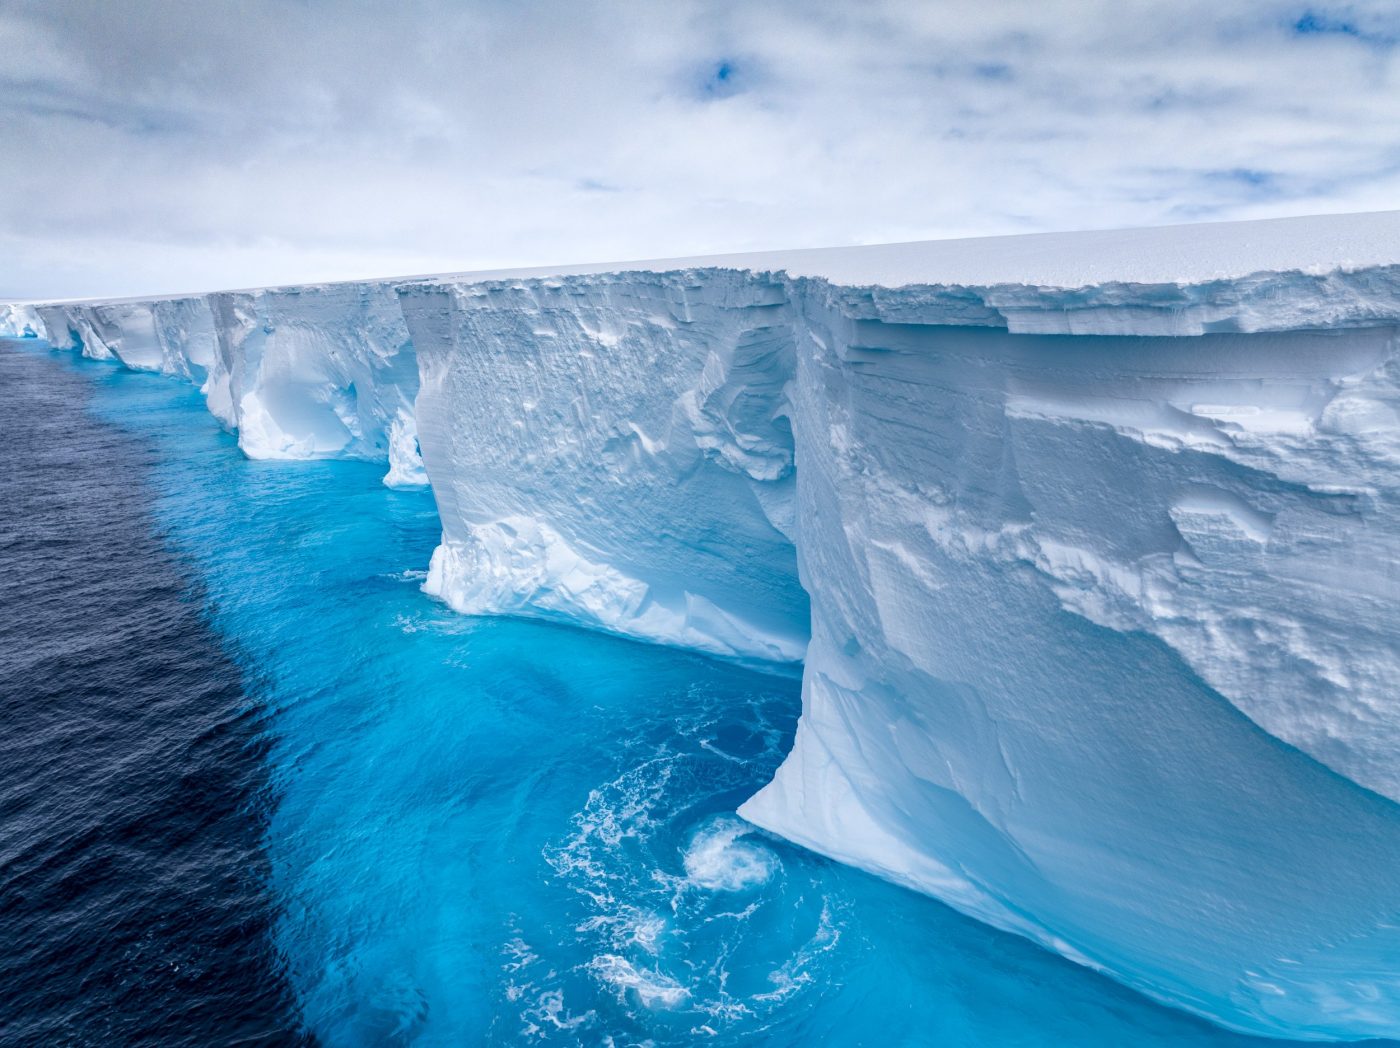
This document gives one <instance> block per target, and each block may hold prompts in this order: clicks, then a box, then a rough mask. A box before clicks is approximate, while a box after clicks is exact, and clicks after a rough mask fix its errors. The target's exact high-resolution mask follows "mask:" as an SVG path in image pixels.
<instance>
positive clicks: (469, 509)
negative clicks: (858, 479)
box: [403, 270, 807, 662]
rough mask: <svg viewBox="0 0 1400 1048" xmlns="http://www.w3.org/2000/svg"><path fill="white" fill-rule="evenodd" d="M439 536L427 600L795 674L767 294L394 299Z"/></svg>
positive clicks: (634, 282)
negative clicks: (413, 382)
mask: <svg viewBox="0 0 1400 1048" xmlns="http://www.w3.org/2000/svg"><path fill="white" fill-rule="evenodd" d="M403 306H404V314H405V316H406V318H407V321H408V325H409V328H410V330H411V331H412V333H413V339H414V343H415V345H416V346H417V347H418V352H419V363H420V367H421V371H422V387H421V389H420V391H419V396H418V424H419V431H420V437H421V440H422V443H423V449H424V458H425V460H426V463H427V467H428V472H429V474H430V475H431V476H432V477H433V481H434V491H435V493H436V495H437V499H438V505H439V509H440V512H441V515H442V522H443V541H442V545H441V546H440V547H439V548H438V550H437V552H436V553H435V554H434V555H433V562H432V568H431V571H430V574H429V578H428V590H429V592H432V593H435V594H437V595H439V596H441V597H443V598H444V599H445V600H447V602H448V603H450V604H451V605H452V606H453V607H455V608H457V609H458V610H460V611H465V612H474V613H479V612H515V613H521V614H533V615H543V616H554V617H561V618H565V619H568V620H570V621H575V622H582V623H586V624H589V625H593V626H597V627H601V628H604V629H608V630H612V631H615V632H619V633H624V634H628V635H631V636H636V637H642V638H645V639H648V640H655V641H661V642H664V643H669V644H678V645H683V646H686V647H692V648H695V649H697V650H700V651H706V652H711V653H715V654H722V655H729V656H736V657H741V658H750V659H763V660H771V661H777V662H792V661H796V660H798V659H800V658H801V657H802V652H803V649H804V647H805V644H806V634H807V600H806V595H805V594H804V593H803V592H802V589H801V587H800V586H799V585H798V583H797V578H796V564H795V559H794V552H793V543H792V531H793V496H794V486H793V485H794V481H793V457H792V456H793V452H792V431H791V425H790V422H789V418H788V415H789V407H788V388H787V387H788V383H789V381H790V378H791V376H792V373H793V362H792V337H791V330H792V321H791V316H790V311H789V306H788V302H787V295H786V289H785V287H784V285H783V283H782V282H781V281H778V280H771V279H763V278H754V277H752V276H750V275H748V274H741V273H737V272H730V271H723V270H709V271H704V272H675V273H639V274H628V275H625V276H616V275H614V276H595V277H569V278H564V279H561V280H535V281H528V282H510V281H505V282H487V283H476V284H470V285H468V284H460V283H446V284H442V285H423V286H414V287H409V288H406V289H404V291H403Z"/></svg>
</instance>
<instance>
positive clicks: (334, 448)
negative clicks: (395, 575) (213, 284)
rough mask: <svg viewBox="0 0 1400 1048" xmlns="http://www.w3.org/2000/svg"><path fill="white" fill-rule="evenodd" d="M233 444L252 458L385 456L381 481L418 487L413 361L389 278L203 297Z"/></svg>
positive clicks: (415, 371)
mask: <svg viewBox="0 0 1400 1048" xmlns="http://www.w3.org/2000/svg"><path fill="white" fill-rule="evenodd" d="M209 299H210V305H211V307H212V310H213V314H214V318H215V326H216V329H217V330H218V332H219V345H220V350H221V353H222V355H223V358H224V361H225V363H226V366H227V368H228V373H229V386H230V400H231V402H232V407H233V416H234V419H235V425H236V426H237V428H238V442H239V446H240V447H242V448H243V450H244V451H245V452H247V453H248V454H249V455H250V456H252V457H254V458H324V457H347V458H368V459H388V462H389V473H388V474H387V475H386V477H385V483H387V484H390V485H391V486H393V485H398V484H418V483H425V482H426V478H425V477H424V475H423V471H422V463H421V460H420V458H419V454H418V450H417V437H416V429H415V423H414V414H413V400H414V397H415V396H416V395H417V390H418V365H417V361H416V359H415V357H414V353H413V346H412V343H411V342H410V341H409V338H408V332H407V330H406V329H405V327H404V323H403V316H402V314H401V313H400V312H399V308H398V302H397V300H396V298H395V296H394V289H393V286H392V285H390V284H387V283H369V284H331V285H321V286H310V287H304V288H273V289H266V290H259V291H246V292H222V293H219V294H215V295H211V296H209Z"/></svg>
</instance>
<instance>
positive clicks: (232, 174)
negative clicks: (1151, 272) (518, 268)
mask: <svg viewBox="0 0 1400 1048" xmlns="http://www.w3.org/2000/svg"><path fill="white" fill-rule="evenodd" d="M1394 207H1400V2H1396V0H1359V2H1355V3H1345V2H1330V0H1318V2H1315V3H1310V2H1307V0H1297V2H1291V0H1289V2H1286V0H1209V2H1200V0H1159V2H1154V3H1143V2H1137V0H1027V2H1020V0H978V2H951V0H946V2H939V0H929V2H922V3H920V2H913V0H904V2H896V0H866V2H854V0H853V2H850V3H845V4H840V3H837V2H834V0H822V2H795V0H794V2H780V0H751V2H747V3H739V2H705V0H665V2H661V0H656V2H648V0H615V2H611V3H601V2H590V0H558V2H555V0H540V2H533V0H514V2H509V0H476V2H464V0H396V2H393V3H390V2H387V0H386V2H377V3H370V2H349V0H243V2H232V0H214V2H209V3H192V2H188V0H0V299H5V298H19V297H58V296H82V295H97V294H136V293H142V292H157V291H179V290H204V289H211V288H217V287H229V286H248V285H254V284H263V283H275V282H287V281H295V280H310V279H332V278H343V277H353V276H373V275H393V274H403V273H419V272H432V271H443V270H462V269H475V268H484V267H491V266H499V265H528V264H545V263H551V262H569V261H587V260H598V259H634V258H646V257H655V256H668V255H671V256H673V255H688V254H700V253H706V252H718V251H727V250H740V249H750V248H774V247H798V246H815V245H829V244H847V243H875V242H881V241H892V240H917V239H924V238H933V237H948V236H967V235H976V234H988V233H1010V232H1022V231H1034V230H1047V229H1073V228H1091V227H1112V226H1123V225H1146V224H1160V223H1168V222H1181V221H1200V220H1207V219H1214V218H1242V217H1255V216H1272V215H1289V214H1306V213H1316V212H1328V211H1353V210H1377V209H1386V208H1394Z"/></svg>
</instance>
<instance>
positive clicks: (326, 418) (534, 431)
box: [10, 215, 1400, 1039]
mask: <svg viewBox="0 0 1400 1048" xmlns="http://www.w3.org/2000/svg"><path fill="white" fill-rule="evenodd" d="M612 268H613V269H616V268H617V267H612ZM624 268H626V267H624ZM608 270H609V267H603V266H599V267H583V268H582V269H581V270H577V271H574V272H562V271H560V272H550V273H514V274H487V275H474V276H473V275H468V276H465V277H455V278H435V279H431V280H419V281H406V282H398V283H394V282H381V283H373V284H363V285H337V286H326V287H315V288H303V289H276V290H267V291H257V292H245V293H220V294H215V295H210V296H202V297H193V298H187V299H171V300H164V301H160V302H149V303H106V304H66V305H58V306H45V307H40V308H39V309H38V312H37V317H38V318H39V320H40V321H41V322H42V325H43V326H44V328H45V329H46V330H47V332H48V335H49V338H50V340H51V341H53V342H54V343H55V345H62V346H69V347H71V348H81V350H82V351H83V352H85V353H87V354H88V355H90V356H106V355H111V356H116V357H118V358H119V359H120V360H121V361H122V362H124V363H126V364H127V365H128V366H133V367H143V368H150V369H155V370H162V371H166V372H169V373H171V374H176V375H182V376H184V377H187V378H189V379H190V380H192V381H195V382H198V383H200V384H202V386H203V388H204V389H205V392H206V394H207V396H208V398H209V403H210V408H211V410H212V411H214V413H215V414H217V415H219V416H220V417H221V418H222V419H224V421H225V422H226V423H227V424H229V425H231V426H234V427H236V428H237V429H238V431H239V439H240V443H241V445H242V447H243V448H244V450H245V451H247V452H248V453H249V454H250V455H256V456H271V457H312V456H335V455H346V456H355V457H372V458H380V459H385V460H387V461H388V462H389V463H390V478H392V479H394V480H395V481H399V480H409V481H412V480H417V479H419V478H421V477H422V475H423V474H422V472H421V471H422V470H423V469H426V475H427V476H428V477H429V478H431V481H432V484H433V489H434V492H435V495H436V497H437V500H438V505H439V509H440V512H441V516H442V524H443V540H442V544H441V545H440V546H439V548H438V550H437V551H436V553H435V554H434V556H433V561H432V566H431V571H430V575H429V580H428V584H427V588H428V589H429V591H430V592H433V593H435V594H437V595H438V596H440V597H442V598H443V599H445V600H447V601H448V602H449V603H451V604H452V605H453V606H454V607H456V608H458V609H460V610H462V611H466V612H473V613H480V612H507V613H515V614H533V615H540V616H545V617H551V618H557V619H563V620H567V621H573V622H578V623H582V624H586V625H591V626H595V627H599V628H603V629H608V630H611V631H614V632H618V633H623V634H626V635H630V636H634V637H639V638H643V639H648V640H655V641H661V642H665V643H670V644H678V645H683V646H687V647H691V648H694V649H697V650H702V651H706V652H710V653H715V654H720V655H724V656H728V657H736V658H741V659H746V660H750V661H754V660H762V661H767V662H773V663H794V662H796V661H797V660H802V659H803V658H804V650H805V661H804V662H803V675H804V676H803V715H802V720H801V723H800V726H799V729H798V734H797V740H796V744H795V746H794V749H793V752H792V753H791V755H790V756H789V757H788V759H787V761H786V762H785V763H784V764H783V766H782V768H781V769H780V770H779V772H778V775H777V777H776V778H775V780H774V782H773V783H772V784H771V785H770V786H768V787H767V788H766V789H765V790H763V791H762V792H761V793H760V794H759V795H758V796H756V797H755V798H753V799H752V800H750V801H749V802H748V803H747V804H746V805H745V806H744V808H743V809H742V811H743V814H744V815H745V816H746V817H748V818H749V819H751V820H752V821H754V822H756V823H758V824H760V825H762V826H764V827H766V828H768V829H770V830H773V831H774V832H777V833H780V834H782V835H784V836H786V837H789V838H791V839H793V840H796V841H799V842H801V843H804V844H806V845H808V846H809V847H812V848H814V849H816V850H818V851H821V852H823V853H825V854H828V855H831V856H834V857H836V858H838V859H841V860H842V861H846V862H851V863H854V864H857V865H859V866H862V867H864V868H867V869H870V870H873V871H875V872H877V873H880V874H882V875H884V876H887V877H890V878H892V879H895V880H898V881H901V882H903V883H905V884H908V885H910V886H912V887H914V888H916V889H919V890H922V891H926V892H929V893H931V894H934V895H937V896H939V897H940V898H943V899H945V900H946V901H948V902H950V903H951V904H953V905H955V906H957V907H959V908H960V909H963V910H965V911H966V912H969V913H972V914H974V915H976V916H978V917H981V918H983V919H985V920H987V921H989V922H991V923H994V924H997V925H999V926H1001V927H1005V928H1009V929H1012V930H1015V931H1018V932H1020V933H1022V934H1025V935H1028V936H1030V937H1032V938H1035V939H1037V940H1038V941H1040V942H1042V943H1044V944H1046V945H1047V946H1048V947H1050V948H1052V949H1055V950H1058V951H1059V952H1061V953H1063V954H1065V955H1066V956H1069V957H1072V958H1074V959H1076V960H1079V961H1081V962H1083V963H1087V964H1091V965H1094V966H1096V967H1099V968H1101V969H1103V970H1105V971H1107V972H1109V973H1110V974H1112V975H1114V976H1115V977H1117V978H1119V979H1121V980H1123V981H1125V982H1127V983H1129V984H1130V985H1133V986H1135V987H1137V988H1139V989H1141V990H1143V991H1145V992H1147V993H1149V994H1152V995H1153V996H1155V997H1157V998H1159V999H1162V1000H1164V1001H1167V1002H1169V1003H1173V1004H1177V1005H1180V1006H1182V1007H1186V1008H1189V1009H1192V1010H1194V1011H1196V1012H1198V1013H1200V1014H1203V1015H1206V1016H1208V1017H1210V1018H1213V1019H1215V1020H1217V1021H1218V1022H1221V1023H1222V1024H1224V1025H1227V1026H1231V1027H1234V1028H1237V1029H1241V1030H1246V1031H1252V1032H1258V1033H1275V1034H1283V1035H1287V1036H1295V1037H1306V1038H1318V1039H1339V1038H1358V1037H1366V1036H1400V974H1397V971H1398V969H1397V965H1396V959H1397V958H1400V807H1397V803H1396V802H1397V800H1400V760H1397V757H1396V755H1397V753H1400V704H1397V699H1396V691H1395V689H1396V683H1395V682H1396V681H1398V680H1400V618H1397V614H1396V613H1397V610H1400V524H1397V523H1396V522H1397V520H1400V514H1398V513H1397V511H1398V510H1400V335H1397V330H1398V329H1397V325H1400V216H1397V215H1380V216H1375V215H1372V216H1343V217H1339V218H1330V219H1316V220H1299V221H1293V222H1276V223H1249V224H1236V225H1233V226H1224V225H1222V226H1206V227H1195V228H1191V229H1179V230H1174V231H1172V230H1153V231H1139V232H1136V233H1132V234H1124V233H1118V234H1084V235H1077V236H1065V237H1048V238H1046V237H1027V238H1004V239H1000V240H996V241H984V242H968V243H967V244H965V245H963V246H957V245H952V246H950V245H947V244H943V245H896V246H893V247H888V248H870V249H853V250H850V251H845V252H793V253H788V254H785V255H777V256H760V257H754V258H735V259H725V260H720V261H719V262H718V263H713V262H712V263H710V264H708V265H707V264H701V263H700V262H698V261H689V262H679V263H668V264H653V265H642V266H633V267H630V268H626V271H623V272H616V271H614V272H609V271H608ZM26 315H28V314H26ZM10 326H11V328H16V327H17V325H16V324H15V322H14V321H13V320H12V321H10ZM419 445H421V448H422V460H421V465H420V462H419V459H418V456H417V448H418V447H419ZM809 637H810V643H808V638H809Z"/></svg>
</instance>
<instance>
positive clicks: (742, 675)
mask: <svg viewBox="0 0 1400 1048" xmlns="http://www.w3.org/2000/svg"><path fill="white" fill-rule="evenodd" d="M0 437H3V439H4V445H3V446H4V447H5V448H6V450H7V452H8V453H9V455H10V463H11V468H10V469H9V470H7V471H6V474H5V476H4V479H3V480H0V534H3V545H0V558H3V563H0V600H3V613H2V614H3V618H0V629H3V633H0V638H2V639H3V647H0V688H2V689H3V701H4V712H5V716H6V722H5V724H6V727H5V732H4V733H3V741H2V742H0V745H3V752H2V753H0V891H3V895H2V896H0V898H2V899H3V903H0V905H3V910H0V964H2V965H3V968H0V975H3V979H2V980H0V1040H3V1041H4V1042H5V1043H15V1044H51V1043H85V1044H122V1043H131V1044H135V1043H153V1044H166V1043H169V1044H232V1043H276V1042H278V1041H285V1040H289V1039H292V1038H293V1037H294V1036H298V1035H304V1036H306V1037H308V1038H312V1037H314V1039H315V1040H317V1041H319V1042H320V1043H323V1044H326V1045H392V1044H414V1045H458V1044H481V1043H488V1044H517V1043H519V1044H569V1045H572V1044H590V1045H592V1044H614V1045H631V1044H644V1043H655V1044H688V1043H705V1044H717V1045H730V1044H754V1045H759V1044H762V1045H767V1044H774V1045H799V1044H811V1043H834V1044H852V1045H859V1044H868V1045H903V1044H908V1045H950V1046H971V1045H1027V1046H1032V1045H1036V1046H1039V1045H1078V1046H1094V1045H1115V1046H1118V1045H1178V1044H1189V1045H1207V1044H1209V1045H1220V1044H1227V1043H1229V1044H1239V1045H1260V1044H1263V1043H1265V1042H1262V1041H1257V1040H1252V1039H1246V1038H1236V1037H1231V1036H1229V1035H1226V1034H1223V1033H1221V1032H1219V1031H1217V1030H1215V1029H1213V1028H1211V1027H1209V1026H1208V1025H1206V1024H1204V1023H1200V1022H1197V1021H1195V1020H1193V1019H1191V1018H1188V1017H1186V1016H1184V1015H1181V1014H1178V1013H1175V1012H1172V1011H1170V1010H1167V1009H1164V1008H1160V1007H1158V1006H1155V1005H1153V1004H1151V1003H1149V1002H1147V1001H1146V1000H1144V999H1142V998H1140V997H1138V996H1136V995H1135V994H1132V993H1131V992H1129V991H1127V990H1124V989H1122V988H1121V987H1118V986H1117V985H1116V984H1114V983H1112V982H1110V981H1108V980H1106V979H1104V978H1101V977H1099V976H1097V975H1095V974H1093V973H1092V972H1089V971H1087V970H1085V969H1082V968H1079V967H1076V966H1075V965H1072V964H1070V963H1069V962H1066V961H1064V960H1062V959H1060V958H1058V957H1055V956H1052V955H1050V954H1048V953H1046V952H1045V951H1043V950H1041V949H1039V948H1037V947H1035V946H1032V945H1031V944H1029V943H1027V942H1024V941H1022V940H1020V939H1018V938H1015V937H1012V936H1008V935H1004V934H1001V933H998V932H995V931H992V930H990V929H988V928H986V927H984V926H982V925H980V924H977V923H975V922H972V921H969V920H966V919H964V918H962V917H960V916H958V915H957V914H955V913H953V912H952V911H950V910H948V909H947V908H946V907H944V906H942V905H940V904H938V903H936V902H933V901H932V900H929V899H926V898H923V897H920V896H917V895H914V894H911V893H909V892H906V891H903V890H902V889H898V888H895V887H892V886H890V885H887V884H884V883H882V882H880V881H877V880H875V879H874V878H871V877H868V876H866V875H864V874H861V873H859V872H857V871H854V870H851V869H848V868H844V867H841V866H838V865H835V864H833V863H829V862H827V861H825V860H822V859H819V858H817V857H816V856H813V855H810V854H808V853H806V852H803V851H801V850H800V849H797V848H793V847H791V846H789V845H787V844H785V843H783V842H782V841H779V840H776V839H773V838H771V837H768V836H766V835H764V834H761V833H758V832H755V831H751V830H749V829H748V827H746V826H745V825H744V824H743V823H742V822H740V821H739V820H737V819H736V818H735V817H734V816H733V815H732V812H733V810H734V807H735V806H736V805H737V804H738V803H739V801H741V800H742V799H743V798H745V797H746V796H748V795H749V794H750V793H751V792H753V790H755V789H756V788H757V787H758V786H760V785H761V784H762V783H764V782H765V781H766V780H767V778H768V777H769V776H770V775H771V773H772V770H773V768H774V767H775V766H776V764H777V763H778V761H779V760H780V759H781V756H782V754H783V753H784V752H785V749H786V747H787V745H788V744H789V742H790V739H791V735H792V731H793V728H794V726H795V723H796V718H797V714H798V705H799V698H798V689H797V686H796V683H795V682H794V681H791V680H787V679H783V678H774V677H766V676H762V675H758V674H754V673H750V672H747V671H743V670H740V669H736V668H734V667H730V666H726V665H722V664H718V663H715V662H711V661H708V660H705V659H701V658H698V657H692V656H688V655H685V654H683V653H678V652H674V651H669V650H665V649H660V648H655V647H648V646H644V645H637V644H631V643H627V642H623V641H618V640H613V639H610V638H606V637H603V636H599V635H596V634H590V633H585V632H581V631H574V630H569V629H563V628H557V627H548V626H542V625H537V624H530V623H525V622H519V621H512V620H478V619H467V618H463V617H460V616H456V615H454V614H452V613H451V612H449V611H447V610H446V609H445V608H443V607H442V606H440V605H437V604H435V603H433V602H431V601H429V600H428V599H427V598H426V597H424V596H423V594H422V593H421V592H420V590H419V583H420V581H421V577H422V576H421V569H422V568H423V567H424V566H425V565H426V564H427V560H428V555H429V553H430V552H431V550H432V548H433V545H434V544H435V543H436V541H437V537H438V523H437V519H436V515H435V510H434V507H433V503H432V499H431V496H430V495H428V494H425V493H410V492H393V491H389V490H387V489H385V488H384V487H383V486H382V485H381V484H380V482H379V477H380V475H381V474H382V472H383V470H382V467H381V466H376V465H373V464H364V463H353V462H314V463H267V462H263V463H258V462H249V461H247V460H245V459H243V458H242V457H241V456H240V455H239V454H238V452H237V449H236V447H235V444H234V441H233V440H232V438H230V437H229V436H228V435H226V434H223V433H221V432H220V431H219V430H218V428H217V427H216V425H215V424H214V422H213V421H212V420H211V419H210V417H209V416H208V415H207V414H206V413H205V411H204V409H203V406H202V404H201V403H200V400H199V397H198V395H197V393H195V392H194V391H193V390H192V389H190V388H189V387H186V386H183V385H181V384H178V383H176V382H174V381H171V380H166V379H162V378H159V377H155V376H146V375H138V374H132V373H129V372H123V371H119V370H117V369H116V368H114V367H111V366H106V365H99V364H91V363H87V362H81V361H74V360H72V359H69V358H66V357H57V356H53V355H48V354H46V353H44V352H43V350H42V349H41V348H37V347H35V346H33V345H30V346H24V347H21V346H19V345H18V344H16V343H0Z"/></svg>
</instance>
